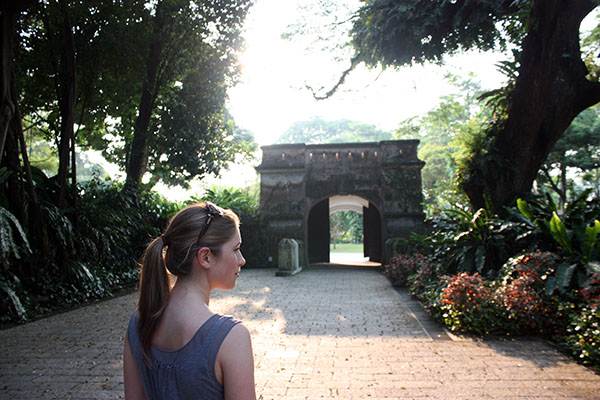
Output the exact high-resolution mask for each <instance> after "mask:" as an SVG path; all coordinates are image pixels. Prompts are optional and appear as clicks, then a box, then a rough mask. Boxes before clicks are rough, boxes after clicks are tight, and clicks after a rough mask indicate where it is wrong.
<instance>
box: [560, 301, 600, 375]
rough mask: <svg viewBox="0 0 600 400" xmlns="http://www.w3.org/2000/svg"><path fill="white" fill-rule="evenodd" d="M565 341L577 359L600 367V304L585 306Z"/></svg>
mask: <svg viewBox="0 0 600 400" xmlns="http://www.w3.org/2000/svg"><path fill="white" fill-rule="evenodd" d="M563 343H564V344H565V345H566V346H567V347H568V348H569V349H570V351H571V352H572V354H573V356H574V357H575V359H576V360H579V361H581V362H582V363H584V364H588V365H592V366H595V367H596V368H598V367H600V304H598V303H595V304H590V305H588V306H585V307H583V309H582V310H581V312H580V313H579V314H578V315H577V316H576V317H575V318H574V319H573V321H572V322H571V324H570V325H569V327H568V329H567V335H566V336H565V338H564V342H563Z"/></svg>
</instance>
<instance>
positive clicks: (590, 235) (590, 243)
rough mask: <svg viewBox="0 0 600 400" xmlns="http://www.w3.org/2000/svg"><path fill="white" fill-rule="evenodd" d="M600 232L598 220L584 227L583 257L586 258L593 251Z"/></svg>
mask: <svg viewBox="0 0 600 400" xmlns="http://www.w3.org/2000/svg"><path fill="white" fill-rule="evenodd" d="M599 232H600V221H598V220H595V221H594V225H592V226H589V225H588V226H586V227H585V241H584V242H583V259H584V260H588V259H589V258H590V256H591V255H592V254H593V252H594V248H595V247H596V244H597V239H598V233H599Z"/></svg>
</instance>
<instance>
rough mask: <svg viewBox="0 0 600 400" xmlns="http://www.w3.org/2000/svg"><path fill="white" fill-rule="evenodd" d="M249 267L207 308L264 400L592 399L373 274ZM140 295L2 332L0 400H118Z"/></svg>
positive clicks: (549, 368) (586, 382) (542, 348)
mask: <svg viewBox="0 0 600 400" xmlns="http://www.w3.org/2000/svg"><path fill="white" fill-rule="evenodd" d="M274 275H275V271H274V270H272V269H257V270H250V269H246V270H243V271H242V276H241V278H240V280H239V281H238V287H237V288H236V289H235V290H233V291H230V292H221V291H219V292H216V293H215V294H214V297H213V300H212V301H211V308H213V309H214V310H215V311H217V312H220V313H225V314H232V315H234V316H235V317H236V318H238V319H241V320H243V321H244V323H245V324H246V325H247V326H248V327H249V328H250V330H251V332H252V336H253V345H254V353H255V364H256V386H257V394H258V395H259V396H260V398H262V399H265V400H266V399H318V398H338V399H375V398H395V399H414V398H434V399H495V398H502V399H541V398H544V399H558V398H561V399H566V398H569V399H573V398H579V399H600V376H598V375H596V374H595V373H593V372H592V371H590V370H589V369H587V368H585V367H583V366H580V365H577V364H576V363H574V362H573V361H571V360H569V359H568V358H567V357H565V356H564V355H562V354H561V353H559V352H558V351H556V350H555V349H554V348H552V347H550V346H549V345H547V344H545V343H544V342H542V341H540V340H535V339H527V340H517V341H504V340H485V341H479V340H472V339H465V338H462V339H461V338H456V337H450V336H448V335H447V334H445V333H444V331H442V330H440V328H439V327H436V325H435V324H432V323H430V322H429V321H428V320H427V318H426V317H424V315H423V314H422V312H420V311H419V308H418V307H417V306H416V304H415V302H414V301H411V299H410V297H408V296H407V295H406V294H405V293H397V292H396V291H395V290H394V289H393V288H392V287H391V286H390V284H389V283H388V281H387V280H386V279H385V278H384V277H383V276H382V275H381V274H380V273H379V272H377V271H376V270H364V269H335V270H332V269H312V270H308V271H304V272H302V273H300V274H298V275H296V276H294V277H291V278H282V277H275V276H274ZM135 301H136V295H135V294H132V295H127V296H123V297H119V298H116V299H112V300H109V301H106V302H102V303H99V304H96V305H92V306H89V307H85V308H81V309H78V310H75V311H72V312H69V313H65V314H61V315H57V316H54V317H51V318H47V319H44V320H40V321H36V322H32V323H29V324H26V325H23V326H19V327H15V328H11V329H7V330H3V331H0V399H37V398H72V399H117V398H122V397H123V379H122V375H121V368H122V347H123V337H124V333H125V328H126V325H127V321H128V319H129V316H130V315H131V313H132V312H133V310H134V307H135Z"/></svg>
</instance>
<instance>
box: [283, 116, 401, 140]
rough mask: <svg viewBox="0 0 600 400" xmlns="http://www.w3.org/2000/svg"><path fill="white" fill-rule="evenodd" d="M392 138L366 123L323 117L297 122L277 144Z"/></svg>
mask: <svg viewBox="0 0 600 400" xmlns="http://www.w3.org/2000/svg"><path fill="white" fill-rule="evenodd" d="M391 137H392V134H391V133H390V132H386V131H382V130H381V129H379V128H377V127H375V126H374V125H370V124H366V123H364V122H357V121H349V120H346V119H343V120H337V121H325V120H323V119H322V118H321V117H314V118H313V119H311V120H309V121H299V122H295V123H294V124H293V125H292V126H291V127H290V128H289V129H288V130H287V131H285V132H284V133H283V134H282V135H281V136H280V137H279V138H278V139H277V143H306V144H317V143H352V142H377V141H380V140H389V139H391Z"/></svg>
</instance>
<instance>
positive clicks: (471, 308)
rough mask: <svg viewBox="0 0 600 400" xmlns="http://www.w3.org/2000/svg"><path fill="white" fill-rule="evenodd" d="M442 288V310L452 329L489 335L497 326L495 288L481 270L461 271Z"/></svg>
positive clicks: (446, 321) (445, 320)
mask: <svg viewBox="0 0 600 400" xmlns="http://www.w3.org/2000/svg"><path fill="white" fill-rule="evenodd" d="M446 279H447V284H446V286H445V287H444V288H442V295H441V300H440V303H441V312H442V317H443V318H444V322H445V323H446V325H447V326H448V327H449V328H450V330H452V331H462V332H472V333H475V334H477V335H486V334H489V333H490V332H492V331H493V330H494V329H495V328H496V321H497V312H496V308H495V307H494V303H493V299H492V289H491V287H490V284H489V283H488V282H486V281H485V280H484V279H483V277H482V276H481V275H479V273H475V274H473V275H470V274H468V273H466V272H461V273H460V274H458V275H454V276H452V277H450V278H446Z"/></svg>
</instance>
